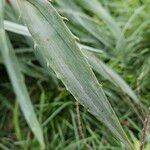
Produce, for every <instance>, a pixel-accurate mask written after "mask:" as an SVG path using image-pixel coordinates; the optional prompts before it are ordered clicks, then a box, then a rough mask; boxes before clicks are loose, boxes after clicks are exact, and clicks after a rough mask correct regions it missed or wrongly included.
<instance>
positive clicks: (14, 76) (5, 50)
mask: <svg viewBox="0 0 150 150" xmlns="http://www.w3.org/2000/svg"><path fill="white" fill-rule="evenodd" d="M3 12H4V1H3V0H0V45H1V47H0V52H1V54H2V58H3V61H4V64H5V66H6V69H7V72H8V75H9V78H10V80H11V83H12V85H13V88H14V91H15V94H16V96H17V100H18V102H19V104H20V107H21V110H22V112H23V114H24V116H25V119H26V121H27V123H28V125H29V126H30V128H31V130H32V132H33V133H34V135H35V137H36V138H37V139H38V141H39V142H40V144H41V146H42V147H44V140H43V133H42V130H41V127H40V124H39V122H38V120H37V118H36V115H35V112H34V109H33V106H32V104H31V100H30V97H29V95H28V92H27V89H26V86H25V83H24V79H23V75H22V73H21V71H20V67H19V63H18V60H17V58H16V56H15V54H14V51H13V48H12V47H11V44H10V41H9V40H8V38H7V36H6V33H5V30H4V24H3V18H4V16H3V14H4V13H3Z"/></svg>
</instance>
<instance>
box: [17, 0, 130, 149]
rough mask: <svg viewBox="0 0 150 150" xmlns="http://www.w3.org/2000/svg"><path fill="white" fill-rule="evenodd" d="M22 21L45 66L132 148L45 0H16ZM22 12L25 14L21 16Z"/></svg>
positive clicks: (74, 43) (89, 72) (94, 78)
mask: <svg viewBox="0 0 150 150" xmlns="http://www.w3.org/2000/svg"><path fill="white" fill-rule="evenodd" d="M19 5H20V10H21V12H22V15H23V17H24V20H25V23H26V25H27V26H28V28H29V31H30V33H31V35H32V38H33V39H34V42H35V46H36V47H37V49H36V50H35V53H36V51H38V54H40V56H41V57H42V58H41V59H42V60H45V61H46V62H47V63H46V67H47V69H50V67H51V68H52V69H53V70H54V71H55V73H56V75H57V77H58V78H59V79H60V80H61V81H62V82H63V83H64V85H65V86H66V88H67V89H68V90H69V91H70V93H71V94H72V95H73V96H74V97H75V98H76V99H77V100H79V102H80V103H81V104H82V105H83V106H84V107H86V108H87V109H88V110H89V111H90V112H91V113H92V114H93V115H94V116H96V117H97V118H98V119H99V120H101V121H102V122H103V123H104V124H105V125H106V126H107V127H108V128H109V129H110V130H111V131H112V133H114V135H115V136H116V137H117V138H118V139H120V140H121V141H122V142H123V143H124V144H125V145H126V147H127V148H128V149H133V148H132V145H131V144H130V142H129V140H128V138H127V136H126V134H125V132H124V131H123V129H122V127H121V125H120V123H119V121H118V118H117V116H116V114H115V113H114V111H113V109H112V107H111V105H110V103H109V102H108V100H107V98H106V96H105V94H104V92H103V90H102V87H101V86H100V84H99V83H98V81H97V79H96V77H95V75H94V73H93V72H92V69H91V68H90V66H89V64H88V63H87V61H86V59H85V57H84V56H83V54H82V53H81V51H80V49H79V48H78V46H77V44H76V41H75V39H74V38H73V36H72V34H71V32H70V31H69V30H68V28H67V27H66V26H65V24H64V23H63V21H62V19H61V17H60V16H59V14H58V13H57V12H56V10H55V9H54V8H53V6H52V5H51V4H50V3H49V2H47V1H46V0H34V1H32V0H29V1H25V0H19ZM24 14H25V15H24Z"/></svg>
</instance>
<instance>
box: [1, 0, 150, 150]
mask: <svg viewBox="0 0 150 150" xmlns="http://www.w3.org/2000/svg"><path fill="white" fill-rule="evenodd" d="M1 2H2V1H1ZM10 2H11V3H12V6H11V5H10V3H6V5H5V9H4V10H5V12H4V13H5V14H4V15H5V16H4V17H5V18H4V20H5V21H4V27H5V29H6V30H7V35H8V38H9V39H8V40H7V38H6V40H4V41H5V42H6V44H5V45H7V46H8V47H9V45H12V46H13V48H12V47H11V48H10V49H11V50H13V53H14V54H15V57H16V58H15V59H16V60H17V62H18V63H19V66H20V69H19V70H20V71H19V72H21V74H22V75H23V77H24V83H20V85H21V84H25V85H26V87H25V88H26V89H27V91H28V95H29V96H30V99H31V100H30V101H32V105H31V106H32V107H33V108H34V111H35V114H36V115H35V118H37V120H38V122H39V124H40V126H41V127H42V132H43V135H44V142H45V146H46V149H56V150H59V149H60V150H61V149H68V150H70V149H78V150H80V149H81V150H82V149H83V150H84V149H94V150H97V149H104V150H107V149H110V150H117V149H118V150H119V149H125V145H123V144H122V143H121V142H120V141H119V140H117V139H116V138H115V136H114V135H112V134H111V132H110V130H111V131H112V128H110V127H109V126H108V125H107V123H105V122H104V121H103V119H102V118H101V119H100V120H101V121H102V122H104V123H105V124H103V123H101V122H100V121H99V114H98V119H97V118H95V117H94V116H93V115H92V114H90V113H89V111H87V109H86V108H84V107H83V106H81V105H79V108H76V107H77V106H76V104H75V98H74V97H73V96H72V95H71V94H70V92H69V91H71V93H73V95H75V94H78V93H74V92H75V91H72V90H71V88H70V87H68V90H69V91H68V90H66V88H65V86H64V84H65V85H67V84H68V82H67V77H66V76H64V77H62V78H60V79H61V80H62V81H63V83H64V84H63V83H62V82H61V80H59V79H58V78H57V77H56V75H55V73H54V72H53V70H54V71H55V72H56V70H55V67H54V68H53V70H51V69H47V67H46V66H47V62H45V61H44V59H42V58H41V55H42V53H43V51H42V53H41V52H39V53H38V54H36V55H37V56H36V57H35V55H34V53H33V52H34V50H33V49H34V48H35V47H37V45H36V44H35V45H34V46H33V42H32V39H31V35H29V33H28V30H27V28H26V27H25V26H24V24H23V20H22V19H21V17H22V16H23V14H22V12H23V9H20V10H18V9H16V8H14V6H16V5H13V4H15V2H16V1H15V0H11V1H10ZM90 3H92V5H91V4H90ZM95 3H97V5H95ZM148 3H149V2H148V0H143V1H142V0H141V1H139V0H135V1H128V2H126V1H123V0H121V1H119V0H114V1H112V2H109V1H107V0H106V1H104V0H103V1H100V0H99V1H98V0H93V1H91V2H90V1H89V2H88V3H87V2H86V1H85V0H81V1H78V0H73V1H71V0H70V1H68V0H63V1H61V0H55V1H54V2H53V3H52V4H53V6H54V7H55V8H56V9H57V11H58V12H59V13H60V14H61V16H63V17H66V18H67V19H68V20H69V21H65V23H66V25H67V27H68V28H69V29H70V30H71V31H72V33H73V34H71V33H70V35H69V34H68V37H70V38H71V36H73V37H74V38H75V39H77V40H76V42H77V44H78V45H79V47H80V49H81V50H82V54H84V56H85V58H87V60H88V62H89V64H90V66H91V68H93V69H94V73H95V75H96V77H97V80H98V81H99V82H100V83H101V84H102V88H103V91H104V92H105V94H106V96H107V98H108V100H109V102H110V103H111V106H112V108H113V110H114V112H115V113H116V114H117V116H118V118H119V121H120V124H121V126H122V128H123V130H124V132H125V133H126V135H127V136H128V139H129V140H130V143H132V146H133V147H134V149H137V150H138V149H139V148H140V144H141V140H142V137H143V136H144V135H143V132H142V129H143V127H144V125H143V122H142V121H143V120H144V118H145V117H146V114H148V107H149V106H150V102H149V99H150V95H149V92H148V91H149V83H150V80H149V77H148V74H149V65H150V61H149V55H150V53H149V48H150V45H149V38H150V34H149V32H150V30H149V28H148V27H149V24H150V21H149V8H148ZM41 9H42V8H41ZM1 11H2V9H1ZM1 14H2V12H1ZM27 19H28V18H27ZM39 19H40V18H39ZM31 21H32V20H31ZM54 21H55V20H54ZM1 22H2V21H1ZM33 23H34V22H33ZM36 23H37V22H36ZM18 24H21V25H22V26H19V25H18ZM26 24H27V26H28V22H27V21H26ZM54 24H56V25H57V22H56V23H54ZM44 29H45V30H47V29H46V28H44ZM42 30H43V29H42ZM62 30H63V31H64V30H65V29H64V28H63V29H62ZM30 32H32V34H33V31H31V27H30ZM0 36H2V34H1V33H0ZM38 36H40V35H37V37H38ZM33 37H34V36H33ZM34 38H35V37H34ZM39 38H40V37H39ZM64 39H65V36H64ZM78 39H79V40H78ZM35 40H38V39H36V38H35ZM41 40H44V39H41ZM9 41H10V42H11V43H10V44H9ZM50 41H52V40H50ZM50 41H49V43H50ZM36 42H37V41H36ZM59 42H60V41H58V44H59ZM7 43H8V44H7ZM42 43H44V42H43V41H42ZM42 43H41V46H42ZM64 47H65V45H64ZM0 50H4V49H2V47H1V48H0ZM63 50H66V48H64V49H63ZM61 51H62V50H61ZM61 51H60V52H59V53H58V54H57V55H59V54H60V53H61ZM74 51H76V50H75V48H74ZM55 52H56V51H55ZM63 53H65V51H64V52H63ZM47 55H49V54H48V53H47ZM2 58H4V57H3V54H2V53H0V72H1V79H0V89H1V90H0V104H1V105H0V149H4V150H5V149H41V148H42V147H41V146H40V145H39V142H40V141H42V140H41V139H40V137H42V135H38V136H37V135H36V134H35V132H34V131H33V129H32V127H33V126H30V124H32V122H31V121H28V119H27V118H26V119H25V118H24V116H25V115H26V113H27V112H28V111H31V110H28V111H26V112H25V111H24V112H23V111H22V108H23V106H22V107H19V105H18V103H19V104H20V102H19V101H18V102H17V101H16V97H15V94H14V91H15V89H16V86H15V87H14V88H13V85H14V83H13V81H14V80H13V79H12V80H9V78H8V75H10V79H11V77H12V76H13V75H11V74H12V73H13V71H15V69H17V68H19V67H15V68H14V69H13V68H12V67H11V68H10V69H12V71H10V73H9V71H8V73H9V74H8V73H7V72H6V69H5V67H4V64H5V66H6V68H7V65H6V64H7V63H8V62H9V61H8V60H6V59H2ZM79 58H80V59H78V61H77V62H78V66H79V64H81V66H83V62H82V61H81V60H82V57H79ZM7 59H8V58H7ZM9 59H10V60H11V59H12V62H13V61H14V60H15V59H14V57H10V58H9ZM69 59H70V63H71V61H73V60H74V58H73V55H70V58H69V57H68V61H69ZM37 60H40V62H41V63H42V64H44V67H43V66H41V65H40V64H39V61H37ZM58 60H59V59H58ZM76 60H77V59H76ZM79 62H80V63H79ZM49 63H51V62H49ZM10 64H12V63H10ZM74 64H77V63H76V61H74ZM55 65H56V64H55ZM59 65H60V64H59ZM70 68H72V67H70ZM84 68H86V65H85V66H84ZM57 71H58V70H57ZM72 71H73V70H72ZM76 71H77V70H76ZM80 71H81V70H79V72H80ZM66 72H67V70H65V72H64V74H65V73H66ZM56 73H57V72H56ZM58 73H60V72H58ZM15 77H17V76H16V75H15ZM63 78H65V79H64V80H63ZM16 79H19V78H16ZM68 79H69V77H68ZM81 79H82V74H80V78H78V81H80V80H81ZM84 80H85V79H83V81H84ZM10 81H11V82H10ZM69 81H70V83H72V85H75V83H76V82H73V81H72V80H71V79H70V80H69ZM87 81H90V80H89V79H87ZM87 81H86V82H87ZM11 83H12V84H11ZM72 85H69V86H72ZM67 86H68V85H67ZM82 86H83V85H82ZM20 87H22V86H20ZM83 87H84V86H83ZM86 87H87V85H86ZM88 88H89V89H90V86H88ZM13 89H14V90H13ZM18 89H19V90H20V91H22V90H21V88H18ZM96 90H97V89H96V88H95V91H96ZM16 93H17V94H18V93H19V92H18V91H16ZM17 94H16V95H17ZM82 94H83V92H82ZM82 94H81V95H79V98H80V99H81V100H85V103H86V101H87V99H88V98H85V99H82V98H81V96H82ZM88 94H89V93H88ZM22 95H23V94H21V96H22ZM75 97H76V96H75ZM99 99H100V98H99ZM18 100H22V99H21V98H19V99H18ZM103 101H104V100H103ZM81 102H82V101H81ZM90 105H91V104H90ZM88 107H89V106H88ZM97 107H98V106H97ZM20 108H21V109H20ZM29 108H30V107H29ZM98 109H101V108H98ZM78 110H80V112H79V111H78ZM92 110H93V109H92V107H91V110H90V111H91V112H93V111H92ZM22 112H23V113H22ZM108 112H109V109H108ZM32 114H33V113H32ZM106 114H107V113H106ZM108 115H109V114H107V115H106V116H105V117H108ZM79 116H80V117H79ZM32 119H33V118H32ZM108 121H110V120H108ZM33 123H35V121H33ZM111 123H112V122H111ZM37 124H38V123H37ZM28 125H29V126H30V128H29V126H28ZM106 126H107V127H108V128H107V127H106ZM147 126H148V125H147ZM119 127H120V126H119ZM39 128H40V127H37V129H38V131H39V130H40V129H39ZM146 128H148V127H146ZM32 131H33V132H32ZM149 136H150V135H149V132H148V131H147V132H146V136H145V137H146V139H144V140H143V141H145V143H144V148H145V150H148V149H149V147H150V141H149ZM38 139H39V140H38ZM38 141H39V142H38ZM41 145H42V144H41ZM126 146H127V145H126ZM87 147H88V148H87Z"/></svg>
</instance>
